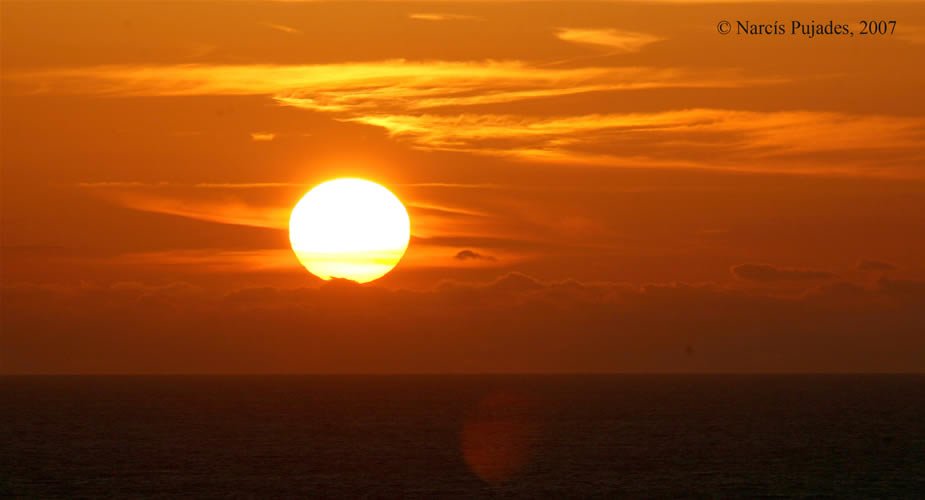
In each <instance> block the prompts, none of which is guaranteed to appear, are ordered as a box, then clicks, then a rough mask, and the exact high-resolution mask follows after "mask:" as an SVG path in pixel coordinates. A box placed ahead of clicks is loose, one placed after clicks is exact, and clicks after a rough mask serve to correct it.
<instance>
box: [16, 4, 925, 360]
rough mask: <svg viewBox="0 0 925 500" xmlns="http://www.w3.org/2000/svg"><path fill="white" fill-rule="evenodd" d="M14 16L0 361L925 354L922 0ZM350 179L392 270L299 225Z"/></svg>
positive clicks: (115, 10) (20, 12) (82, 8)
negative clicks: (802, 27)
mask: <svg viewBox="0 0 925 500" xmlns="http://www.w3.org/2000/svg"><path fill="white" fill-rule="evenodd" d="M0 8H2V30H0V41H2V103H0V104H2V108H0V112H2V150H0V151H2V152H0V154H2V245H3V247H2V254H0V256H2V272H3V274H2V278H3V304H2V311H3V318H2V325H3V333H2V336H0V371H2V372H10V373H21V372H22V373H32V372H52V373H58V372H79V373H85V372H94V373H113V372H144V373H161V372H173V373H175V372H183V373H190V372H422V371H423V372H435V371H437V372H439V371H451V372H471V371H475V372H478V371H502V372H512V371H746V372H752V371H923V370H925V334H923V332H925V313H923V311H925V259H923V258H922V256H923V255H925V99H923V98H922V89H925V66H923V65H922V64H921V61H923V60H925V5H923V4H922V3H920V2H901V3H889V2H869V3H868V2H856V3H846V4H841V3H840V2H834V3H833V2H822V3H815V4H804V3H800V2H788V3H785V4H768V3H760V2H747V3H727V2H719V3H696V4H695V3H692V2H645V1H643V2H632V3H622V2H603V3H593V4H576V3H554V2H548V3H520V2H517V3H495V2H470V3H449V2H437V3H426V2H413V3H366V4H346V3H314V2H311V3H309V2H260V1H258V2H245V1H241V2H237V1H217V2H150V3H149V2H140V1H132V2H83V1H78V2H73V1H70V2H61V3H56V2H17V1H14V2H4V3H3V4H2V7H0ZM721 19H730V20H736V19H751V20H755V21H763V22H772V21H775V20H782V19H783V20H789V19H806V20H809V19H814V20H816V21H819V20H828V19H836V20H842V21H844V22H850V23H855V22H856V20H858V19H896V20H897V27H896V32H895V34H894V35H892V36H885V37H865V38H862V37H853V38H837V39H833V38H815V39H812V40H810V39H805V38H802V37H799V36H796V37H791V36H783V37H745V36H735V35H728V36H722V35H719V34H718V33H717V32H716V23H717V21H718V20H721ZM338 176H359V177H365V178H368V179H371V180H375V181H377V182H380V183H382V184H384V185H386V186H387V187H389V188H390V189H391V190H392V191H393V192H395V193H396V194H397V195H398V196H399V197H400V198H401V199H402V200H403V201H404V202H405V204H406V205H407V206H408V209H409V212H410V215H411V220H412V241H411V245H410V247H409V250H408V253H407V254H406V256H405V258H404V260H403V261H402V262H401V263H400V264H399V266H398V267H397V268H396V269H395V270H394V271H393V272H392V273H390V274H389V275H387V276H386V277H384V278H382V279H381V280H378V281H376V282H374V283H372V284H370V285H367V286H363V287H358V286H355V285H350V284H346V283H335V284H326V285H324V286H322V285H321V284H320V282H319V280H317V279H315V278H313V277H312V276H311V275H310V274H308V273H307V272H305V270H304V269H303V268H302V267H301V266H300V265H299V263H298V261H297V260H296V258H295V256H294V255H293V254H292V252H291V250H290V249H289V245H288V237H287V232H286V225H287V221H288V214H289V210H290V209H291V208H292V206H293V205H294V204H295V203H296V202H297V201H298V199H299V198H300V197H301V195H302V194H303V193H304V192H305V191H306V190H307V189H308V188H310V187H311V186H313V185H315V184H317V183H319V182H321V181H324V180H327V179H330V178H333V177H338ZM688 347H690V349H688Z"/></svg>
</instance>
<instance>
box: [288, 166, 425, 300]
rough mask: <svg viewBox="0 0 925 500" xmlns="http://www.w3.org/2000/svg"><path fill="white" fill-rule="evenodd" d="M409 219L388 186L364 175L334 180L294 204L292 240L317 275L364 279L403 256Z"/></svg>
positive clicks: (388, 268)
mask: <svg viewBox="0 0 925 500" xmlns="http://www.w3.org/2000/svg"><path fill="white" fill-rule="evenodd" d="M410 237H411V221H410V219H409V218H408V212H407V211H406V210H405V206H404V205H402V203H401V201H400V200H399V199H398V198H397V197H396V196H395V195H394V194H392V193H391V192H390V191H389V190H388V189H386V188H384V187H382V186H380V185H379V184H376V183H375V182H370V181H367V180H363V179H335V180H332V181H327V182H324V183H321V184H319V185H317V186H315V187H314V188H312V189H311V190H310V191H309V192H308V193H306V194H305V196H303V197H302V199H301V200H299V202H298V203H297V204H296V206H295V208H293V209H292V215H291V216H290V217H289V242H290V243H291V244H292V250H293V251H294V252H295V254H296V256H297V257H298V258H299V262H301V263H302V265H303V266H305V268H306V269H308V271H309V272H311V273H312V274H314V275H315V276H318V277H319V278H322V279H325V280H328V279H331V278H345V279H349V280H353V281H356V282H359V283H366V282H368V281H372V280H374V279H378V278H381V277H382V276H384V275H385V274H386V273H388V272H389V271H391V270H392V268H394V267H395V266H396V265H397V264H398V261H399V260H401V258H402V256H403V255H404V254H405V250H406V249H407V248H408V240H409V238H410Z"/></svg>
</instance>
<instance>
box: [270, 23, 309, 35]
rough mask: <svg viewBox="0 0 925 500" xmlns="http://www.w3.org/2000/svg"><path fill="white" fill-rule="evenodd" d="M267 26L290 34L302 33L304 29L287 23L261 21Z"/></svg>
mask: <svg viewBox="0 0 925 500" xmlns="http://www.w3.org/2000/svg"><path fill="white" fill-rule="evenodd" d="M260 24H261V25H263V26H266V27H267V28H270V29H274V30H276V31H281V32H283V33H287V34H290V35H301V34H302V31H300V30H298V29H296V28H293V27H292V26H286V25H285V24H276V23H260Z"/></svg>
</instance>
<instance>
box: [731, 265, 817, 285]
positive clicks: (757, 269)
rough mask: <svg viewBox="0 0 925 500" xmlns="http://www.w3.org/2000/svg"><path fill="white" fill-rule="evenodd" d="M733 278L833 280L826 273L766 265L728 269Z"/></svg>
mask: <svg viewBox="0 0 925 500" xmlns="http://www.w3.org/2000/svg"><path fill="white" fill-rule="evenodd" d="M730 271H731V272H732V274H733V276H735V277H736V278H739V279H742V280H746V281H756V282H759V283H772V282H779V281H813V280H824V279H830V278H834V277H835V275H834V274H832V273H830V272H828V271H817V270H811V269H787V268H780V267H774V266H771V265H767V264H739V265H737V266H732V268H731V269H730Z"/></svg>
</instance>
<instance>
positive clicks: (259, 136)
mask: <svg viewBox="0 0 925 500" xmlns="http://www.w3.org/2000/svg"><path fill="white" fill-rule="evenodd" d="M275 138H276V134H274V133H273V132H251V140H253V141H255V142H261V141H264V142H265V141H272V140H273V139H275Z"/></svg>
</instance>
